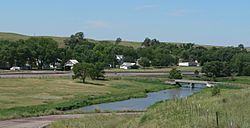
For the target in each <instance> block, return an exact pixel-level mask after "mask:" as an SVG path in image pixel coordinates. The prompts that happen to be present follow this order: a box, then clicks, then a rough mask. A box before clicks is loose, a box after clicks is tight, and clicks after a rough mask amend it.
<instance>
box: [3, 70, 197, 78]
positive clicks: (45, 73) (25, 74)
mask: <svg viewBox="0 0 250 128" xmlns="http://www.w3.org/2000/svg"><path fill="white" fill-rule="evenodd" d="M168 74H169V73H162V72H159V73H157V72H153V73H150V72H119V73H113V72H108V73H106V74H105V76H161V75H168ZM182 74H183V75H194V73H193V72H182ZM72 75H73V73H72V72H63V71H56V72H54V71H33V72H11V73H0V78H47V77H71V76H72Z"/></svg>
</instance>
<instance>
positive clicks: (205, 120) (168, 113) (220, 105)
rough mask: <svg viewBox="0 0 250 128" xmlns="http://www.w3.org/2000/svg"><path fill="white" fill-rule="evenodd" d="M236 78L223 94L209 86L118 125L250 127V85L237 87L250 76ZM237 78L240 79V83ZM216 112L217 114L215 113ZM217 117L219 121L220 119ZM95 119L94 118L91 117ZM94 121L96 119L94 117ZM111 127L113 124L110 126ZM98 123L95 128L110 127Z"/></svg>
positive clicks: (134, 127) (144, 127) (142, 127)
mask: <svg viewBox="0 0 250 128" xmlns="http://www.w3.org/2000/svg"><path fill="white" fill-rule="evenodd" d="M238 79H239V80H235V85H233V84H230V85H228V86H227V85H223V86H220V89H221V94H220V95H217V96H212V94H211V90H212V89H210V88H208V89H205V90H203V91H201V92H199V93H197V94H195V95H193V96H191V97H189V98H186V99H176V100H170V101H163V102H159V103H157V104H155V105H153V106H152V107H151V108H150V109H149V110H148V111H147V112H145V113H144V114H143V115H141V116H139V117H131V119H130V120H127V119H124V122H121V123H119V124H117V125H116V126H115V127H118V128H128V127H129V128H194V127H196V128H214V127H220V128H226V127H231V128H238V127H241V128H248V127H250V118H249V117H250V116H249V115H250V109H249V108H250V99H249V97H250V89H249V87H250V84H249V83H248V84H246V85H245V86H238V84H240V83H242V81H248V79H249V77H240V78H238ZM237 81H238V82H237ZM216 112H217V116H216ZM216 117H217V119H218V124H217V120H216ZM92 118H94V117H92ZM85 120H86V121H85V122H79V120H78V121H77V120H74V119H71V120H66V121H65V122H56V123H54V124H53V125H51V128H58V127H56V126H57V125H59V124H60V126H62V127H63V126H66V125H67V124H80V125H81V126H83V124H85V123H86V122H89V121H90V120H88V119H85ZM91 120H93V119H91ZM110 126H111V125H110ZM110 126H107V125H105V126H103V125H102V124H97V125H96V126H93V127H92V128H98V127H103V128H109V127H110ZM75 128H78V127H77V126H76V127H75Z"/></svg>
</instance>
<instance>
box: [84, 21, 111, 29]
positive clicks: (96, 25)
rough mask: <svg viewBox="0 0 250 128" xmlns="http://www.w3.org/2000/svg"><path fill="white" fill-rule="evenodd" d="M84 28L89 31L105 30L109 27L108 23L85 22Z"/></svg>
mask: <svg viewBox="0 0 250 128" xmlns="http://www.w3.org/2000/svg"><path fill="white" fill-rule="evenodd" d="M85 26H86V27H87V28H90V29H103V28H107V27H108V26H109V25H108V23H106V22H104V21H99V20H91V21H87V22H85Z"/></svg>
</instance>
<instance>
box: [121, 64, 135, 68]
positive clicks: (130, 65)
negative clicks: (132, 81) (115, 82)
mask: <svg viewBox="0 0 250 128" xmlns="http://www.w3.org/2000/svg"><path fill="white" fill-rule="evenodd" d="M135 66H136V63H128V62H124V63H123V64H122V65H120V69H131V68H133V67H135Z"/></svg>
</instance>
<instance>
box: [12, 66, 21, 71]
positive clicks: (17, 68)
mask: <svg viewBox="0 0 250 128" xmlns="http://www.w3.org/2000/svg"><path fill="white" fill-rule="evenodd" d="M10 70H11V71H15V70H21V68H20V67H16V66H14V67H11V68H10Z"/></svg>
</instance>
